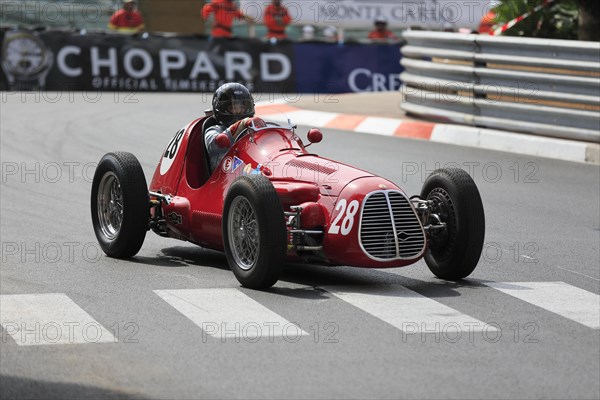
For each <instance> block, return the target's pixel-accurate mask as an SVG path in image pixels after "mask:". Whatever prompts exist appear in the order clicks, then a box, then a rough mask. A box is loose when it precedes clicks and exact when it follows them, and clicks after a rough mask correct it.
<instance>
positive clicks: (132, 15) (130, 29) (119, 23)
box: [108, 0, 145, 33]
mask: <svg viewBox="0 0 600 400" xmlns="http://www.w3.org/2000/svg"><path fill="white" fill-rule="evenodd" d="M144 27H145V25H144V18H143V17H142V13H140V12H139V11H138V10H136V9H135V1H133V0H125V1H123V8H121V9H120V10H118V11H115V13H114V14H113V15H112V16H111V17H110V21H109V22H108V28H109V29H111V30H114V31H117V32H125V33H135V32H139V31H141V30H142V29H144Z"/></svg>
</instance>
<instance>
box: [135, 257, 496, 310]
mask: <svg viewBox="0 0 600 400" xmlns="http://www.w3.org/2000/svg"><path fill="white" fill-rule="evenodd" d="M161 252H162V255H159V256H158V257H156V258H148V257H138V258H137V259H138V260H139V261H138V262H144V263H148V264H151V265H156V266H164V267H169V268H171V267H185V266H190V265H194V266H198V267H203V268H205V267H209V268H217V269H221V270H229V267H228V265H227V259H226V258H225V254H223V253H221V252H217V251H213V250H208V249H204V248H201V247H195V246H175V247H169V248H164V249H162V250H161ZM423 267H424V265H415V266H411V267H407V268H406V272H407V274H410V269H411V268H423ZM279 280H280V281H281V282H288V283H294V284H298V285H303V286H306V287H305V288H285V287H279V286H277V285H275V286H274V287H272V288H270V289H267V290H266V292H269V293H272V294H276V295H280V296H286V297H296V298H303V299H315V300H318V299H322V298H323V297H324V296H325V295H324V294H323V291H322V290H321V289H320V287H322V286H345V287H353V286H355V287H356V288H357V289H359V288H360V289H365V288H367V287H370V288H373V289H376V288H377V286H381V285H402V286H404V287H406V288H408V289H411V290H413V291H415V292H417V293H419V294H421V295H426V296H427V297H432V298H443V297H457V296H461V293H460V292H459V290H464V289H480V288H484V287H485V285H483V284H482V283H481V282H479V281H477V280H473V279H463V280H461V281H458V282H450V281H444V280H440V279H435V278H433V276H432V279H431V280H427V281H423V280H417V279H412V278H410V277H408V276H406V275H399V274H396V273H391V272H387V271H384V270H381V269H379V270H377V269H369V268H357V267H332V266H322V265H313V264H299V263H294V264H287V265H285V266H284V268H283V270H282V274H281V276H280V278H279Z"/></svg>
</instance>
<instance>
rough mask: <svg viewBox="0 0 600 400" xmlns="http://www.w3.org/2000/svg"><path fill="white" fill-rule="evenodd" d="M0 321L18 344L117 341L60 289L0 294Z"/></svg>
mask: <svg viewBox="0 0 600 400" xmlns="http://www.w3.org/2000/svg"><path fill="white" fill-rule="evenodd" d="M0 323H1V324H2V327H3V328H4V330H5V331H4V332H2V335H3V336H4V334H5V332H6V333H7V334H8V335H10V336H11V337H12V338H13V339H14V340H15V342H17V344H18V345H19V346H36V345H49V344H82V343H115V342H117V339H115V337H114V336H113V334H112V333H110V332H109V331H108V330H107V329H106V328H104V327H103V326H102V325H100V323H99V322H98V321H96V320H95V319H94V318H92V317H91V316H90V315H89V314H88V313H86V312H85V311H84V310H83V309H82V308H81V307H79V306H78V305H77V304H75V302H73V300H71V299H70V298H69V297H68V296H67V295H66V294H64V293H48V294H7V295H1V296H0ZM2 339H3V342H4V341H5V338H4V337H3V338H2Z"/></svg>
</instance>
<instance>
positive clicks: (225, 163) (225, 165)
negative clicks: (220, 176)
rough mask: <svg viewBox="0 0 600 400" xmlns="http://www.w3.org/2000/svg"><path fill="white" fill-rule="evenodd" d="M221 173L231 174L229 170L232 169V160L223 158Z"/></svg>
mask: <svg viewBox="0 0 600 400" xmlns="http://www.w3.org/2000/svg"><path fill="white" fill-rule="evenodd" d="M222 167H223V172H225V173H229V172H231V168H232V167H233V158H231V157H225V158H224V159H223V166H222Z"/></svg>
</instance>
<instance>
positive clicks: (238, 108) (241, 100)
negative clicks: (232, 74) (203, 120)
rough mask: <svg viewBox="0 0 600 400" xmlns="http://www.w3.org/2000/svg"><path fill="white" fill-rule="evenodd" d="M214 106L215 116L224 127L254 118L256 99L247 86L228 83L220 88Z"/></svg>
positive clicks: (215, 96)
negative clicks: (247, 118)
mask: <svg viewBox="0 0 600 400" xmlns="http://www.w3.org/2000/svg"><path fill="white" fill-rule="evenodd" d="M212 106H213V115H214V116H215V118H216V119H217V121H218V122H219V123H220V124H223V125H231V124H233V123H234V122H237V121H239V120H241V119H244V118H246V117H253V116H254V99H253V98H252V95H251V94H250V91H249V90H248V89H247V88H246V86H244V85H242V84H240V83H226V84H224V85H223V86H221V87H220V88H218V89H217V91H216V92H215V95H214V96H213V101H212Z"/></svg>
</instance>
